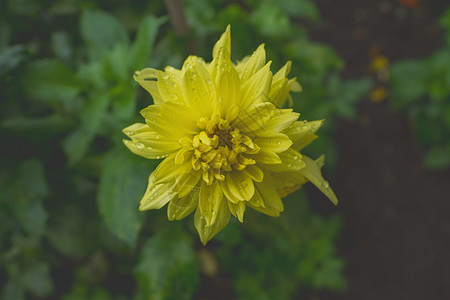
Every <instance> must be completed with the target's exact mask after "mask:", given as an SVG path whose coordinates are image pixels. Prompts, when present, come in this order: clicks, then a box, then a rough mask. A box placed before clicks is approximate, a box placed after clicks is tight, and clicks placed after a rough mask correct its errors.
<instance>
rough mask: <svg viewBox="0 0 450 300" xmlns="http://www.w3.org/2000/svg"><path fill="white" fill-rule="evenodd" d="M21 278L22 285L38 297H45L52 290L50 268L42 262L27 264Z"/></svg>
mask: <svg viewBox="0 0 450 300" xmlns="http://www.w3.org/2000/svg"><path fill="white" fill-rule="evenodd" d="M21 279H22V284H23V286H24V287H25V288H26V289H27V290H29V291H31V292H32V293H33V294H34V295H36V296H38V297H45V296H47V295H48V294H50V293H51V292H52V290H53V283H52V280H51V277H50V268H49V266H48V265H47V264H45V263H43V262H35V263H34V264H32V265H29V266H28V267H27V269H26V270H25V271H24V273H23V274H22V278H21Z"/></svg>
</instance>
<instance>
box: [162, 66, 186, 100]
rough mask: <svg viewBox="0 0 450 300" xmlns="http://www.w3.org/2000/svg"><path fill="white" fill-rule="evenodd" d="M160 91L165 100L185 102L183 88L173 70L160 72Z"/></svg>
mask: <svg viewBox="0 0 450 300" xmlns="http://www.w3.org/2000/svg"><path fill="white" fill-rule="evenodd" d="M157 86H158V91H159V94H160V95H161V97H162V99H164V101H173V102H179V103H184V102H185V99H184V96H183V89H182V86H181V84H180V82H179V81H178V78H177V76H176V75H174V74H173V73H172V72H169V73H167V72H162V71H159V73H158V82H157Z"/></svg>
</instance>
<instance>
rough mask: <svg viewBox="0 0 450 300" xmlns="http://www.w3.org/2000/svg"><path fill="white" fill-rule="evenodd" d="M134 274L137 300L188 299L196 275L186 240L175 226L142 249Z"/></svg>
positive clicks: (190, 250) (193, 260) (189, 245)
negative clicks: (137, 290)
mask: <svg viewBox="0 0 450 300" xmlns="http://www.w3.org/2000/svg"><path fill="white" fill-rule="evenodd" d="M135 272H136V274H137V278H138V280H139V283H140V291H139V293H138V296H137V299H154V300H163V299H191V298H192V295H193V294H194V292H195V289H196V287H197V283H198V272H197V268H196V265H195V257H194V249H193V248H192V241H191V240H190V237H188V236H187V235H186V233H185V232H184V231H183V230H182V229H181V228H180V227H179V226H173V225H172V226H168V228H167V229H164V230H161V231H160V232H159V233H157V234H156V235H154V236H153V237H150V238H149V239H148V240H147V243H146V244H145V245H144V246H143V248H142V250H141V255H140V260H139V263H138V264H137V265H136V268H135Z"/></svg>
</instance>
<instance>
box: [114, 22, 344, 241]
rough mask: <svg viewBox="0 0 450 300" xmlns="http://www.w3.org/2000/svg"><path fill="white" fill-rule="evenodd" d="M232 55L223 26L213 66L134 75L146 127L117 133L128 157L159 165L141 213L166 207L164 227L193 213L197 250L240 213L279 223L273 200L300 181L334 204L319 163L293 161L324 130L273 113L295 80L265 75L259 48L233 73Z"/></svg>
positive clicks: (188, 64)
mask: <svg viewBox="0 0 450 300" xmlns="http://www.w3.org/2000/svg"><path fill="white" fill-rule="evenodd" d="M230 50H231V38H230V27H229V26H228V27H227V29H226V31H225V32H224V33H223V34H222V36H221V38H220V39H219V41H218V42H217V43H216V45H215V46H214V49H213V60H212V62H210V63H207V62H205V61H204V60H203V59H202V58H200V57H196V56H190V57H188V58H187V59H186V61H185V62H184V64H183V67H182V68H181V70H178V69H175V68H173V67H166V68H165V70H164V71H159V70H155V69H150V68H147V69H144V70H141V71H138V72H136V73H135V76H134V78H135V80H136V81H137V82H138V83H139V84H140V85H141V86H142V87H144V88H145V89H146V90H147V91H148V92H150V94H151V95H152V97H153V100H154V105H150V106H148V107H147V108H145V109H143V110H142V111H141V114H142V116H143V117H144V118H145V122H146V123H144V124H141V123H136V124H133V125H131V126H129V127H127V128H125V129H124V130H123V131H124V133H125V134H126V135H127V136H128V137H129V138H130V139H131V140H124V143H125V145H126V146H127V147H128V148H129V149H130V150H131V151H132V152H133V153H135V154H138V155H141V156H143V157H145V158H149V159H161V158H164V160H163V161H162V162H161V163H160V164H159V166H158V167H157V168H156V170H155V171H154V172H153V173H152V174H151V175H150V177H149V183H148V187H147V191H146V192H145V195H144V197H143V198H142V200H141V204H140V208H139V209H140V210H148V209H159V208H161V207H163V206H164V205H166V204H167V203H169V205H168V207H167V214H168V218H169V220H179V219H182V218H184V217H186V216H187V215H189V214H190V213H192V212H193V211H194V210H195V217H194V224H195V227H196V229H197V231H198V233H199V235H200V239H201V241H202V243H203V244H206V242H207V241H209V240H210V239H211V238H212V237H213V236H214V235H216V234H217V233H218V232H219V231H220V230H222V229H223V228H224V227H225V226H226V225H227V223H228V221H229V219H230V215H231V214H233V215H234V216H235V217H236V218H238V219H239V221H241V222H242V221H243V218H244V212H245V210H246V208H247V207H251V208H253V209H256V210H257V211H259V212H262V213H264V214H267V215H269V216H274V217H276V216H279V214H280V212H282V211H283V202H282V201H281V198H282V197H285V196H286V195H288V194H289V193H291V192H293V191H295V190H297V189H299V188H300V187H301V186H302V185H303V184H304V183H306V182H307V181H311V182H312V183H313V184H315V185H316V186H317V187H318V188H319V189H320V190H321V191H322V192H323V193H324V194H325V195H326V196H328V198H330V200H331V201H333V203H335V204H336V203H337V199H336V196H335V195H334V193H333V191H332V190H331V188H330V187H329V184H328V183H327V181H325V180H324V179H323V178H322V175H321V172H320V168H321V166H322V165H323V157H321V158H319V159H317V160H315V161H314V160H312V159H310V158H309V157H307V156H304V155H302V154H300V153H299V151H300V150H301V149H303V148H304V147H305V146H306V145H308V144H309V143H311V142H312V141H313V140H314V139H315V138H316V137H317V136H316V135H315V132H316V131H317V130H318V129H319V127H320V126H321V125H322V121H313V122H307V121H298V118H299V114H298V113H295V112H293V111H292V109H281V108H280V107H282V106H283V105H284V103H285V102H286V100H287V99H288V98H290V95H289V92H290V91H294V92H296V91H300V90H301V87H300V85H299V84H298V82H297V81H296V79H295V78H292V79H288V78H287V77H286V76H287V75H288V73H289V70H290V67H291V63H290V62H288V63H286V65H284V67H283V68H281V69H280V70H279V71H278V72H277V73H275V74H274V75H273V74H272V72H271V71H270V64H271V62H270V61H269V62H267V63H266V58H265V50H264V45H261V46H259V47H258V49H257V50H256V51H255V52H254V53H253V54H252V55H251V56H249V57H246V58H244V60H243V61H241V62H238V63H237V64H234V63H233V62H232V61H231V59H230Z"/></svg>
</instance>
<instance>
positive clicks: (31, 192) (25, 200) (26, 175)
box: [13, 160, 48, 234]
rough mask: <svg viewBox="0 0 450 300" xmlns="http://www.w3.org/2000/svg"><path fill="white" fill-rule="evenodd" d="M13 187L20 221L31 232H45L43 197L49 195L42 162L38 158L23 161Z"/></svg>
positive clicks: (45, 216) (45, 213)
mask: <svg viewBox="0 0 450 300" xmlns="http://www.w3.org/2000/svg"><path fill="white" fill-rule="evenodd" d="M13 189H14V192H13V197H14V198H15V199H14V202H15V209H16V211H17V212H16V213H17V217H18V220H19V223H20V224H21V225H22V227H23V228H24V229H25V230H27V231H28V232H30V233H34V234H43V233H44V232H45V228H46V221H47V212H46V211H45V209H44V206H43V204H42V199H43V198H44V197H46V196H47V195H48V186H47V183H46V181H45V176H44V168H43V166H42V164H41V163H40V162H39V161H37V160H28V161H26V162H24V163H22V164H21V165H20V167H19V170H18V177H17V179H16V181H15V184H14V186H13Z"/></svg>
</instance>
